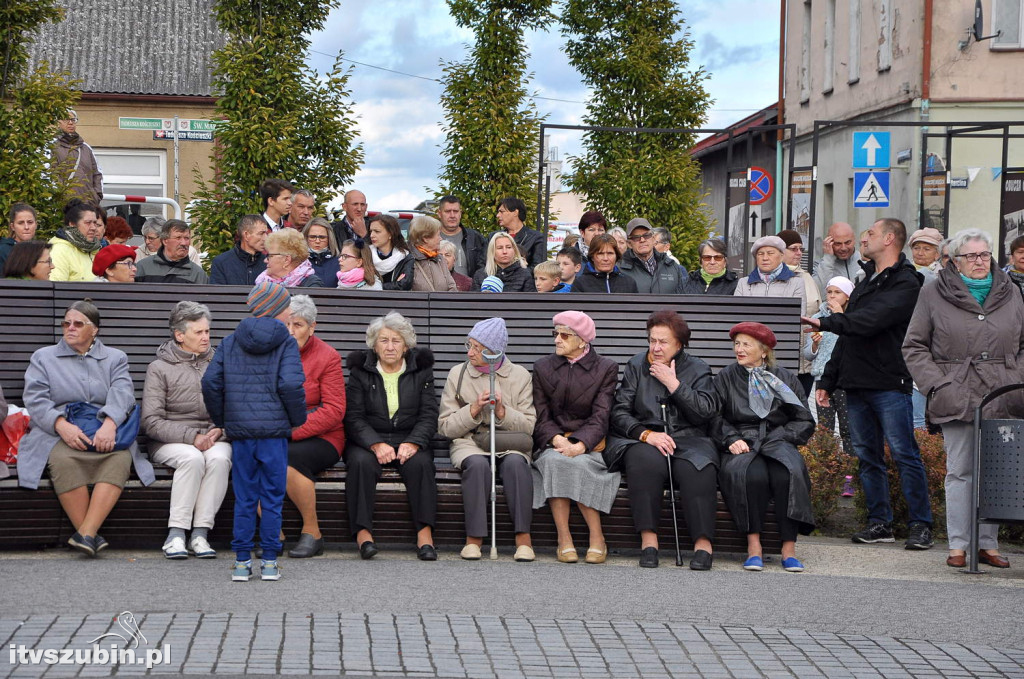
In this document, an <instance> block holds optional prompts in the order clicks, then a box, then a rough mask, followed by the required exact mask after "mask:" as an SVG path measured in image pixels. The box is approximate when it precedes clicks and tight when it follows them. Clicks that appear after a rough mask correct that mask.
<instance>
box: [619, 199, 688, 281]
mask: <svg viewBox="0 0 1024 679" xmlns="http://www.w3.org/2000/svg"><path fill="white" fill-rule="evenodd" d="M626 236H627V237H628V238H629V250H626V252H625V253H624V254H623V256H622V261H621V262H620V263H619V268H620V269H622V273H623V274H625V275H626V276H629V277H630V278H632V279H633V280H634V281H636V288H637V291H638V292H646V293H650V294H653V295H675V294H680V293H682V291H683V277H684V276H686V270H685V269H681V268H680V267H679V265H678V264H676V263H675V262H673V261H672V260H671V259H669V258H668V255H666V254H665V253H663V252H658V251H657V250H655V249H654V241H655V233H654V229H653V228H651V223H650V222H649V221H647V220H646V219H644V218H643V217H637V218H636V219H631V220H630V221H629V224H627V225H626Z"/></svg>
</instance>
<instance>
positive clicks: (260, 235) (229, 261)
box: [210, 215, 270, 288]
mask: <svg viewBox="0 0 1024 679" xmlns="http://www.w3.org/2000/svg"><path fill="white" fill-rule="evenodd" d="M237 228H238V243H237V244H236V245H235V247H233V248H231V249H230V250H228V251H227V252H222V253H221V254H219V255H217V256H216V257H214V258H213V262H212V263H211V264H210V283H212V284H213V285H248V286H249V287H250V288H251V287H252V286H254V285H256V277H257V276H259V275H260V274H261V273H263V272H264V271H266V270H267V256H266V255H265V254H264V253H263V249H264V243H266V241H267V235H268V234H269V233H270V227H269V226H267V222H266V220H264V219H263V217H261V216H260V215H245V216H243V217H242V218H241V219H239V220H238V227H237Z"/></svg>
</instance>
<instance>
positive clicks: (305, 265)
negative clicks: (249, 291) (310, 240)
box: [256, 229, 324, 288]
mask: <svg viewBox="0 0 1024 679" xmlns="http://www.w3.org/2000/svg"><path fill="white" fill-rule="evenodd" d="M266 248H267V270H266V271H264V272H263V273H261V274H260V275H259V276H257V277H256V284H257V285H259V284H260V283H262V282H263V281H273V282H274V283H280V284H281V285H284V286H286V287H289V288H322V287H324V282H323V281H322V280H320V277H319V276H317V275H316V274H315V273H314V272H313V265H312V264H310V263H309V246H308V245H306V241H305V240H304V239H303V238H302V234H301V233H299V232H298V231H296V230H295V229H281V230H280V231H275V232H273V233H272V234H270V235H269V236H267V243H266Z"/></svg>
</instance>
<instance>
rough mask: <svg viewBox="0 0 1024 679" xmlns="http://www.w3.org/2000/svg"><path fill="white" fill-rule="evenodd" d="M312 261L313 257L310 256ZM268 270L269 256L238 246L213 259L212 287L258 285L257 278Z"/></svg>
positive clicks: (211, 265) (211, 270)
mask: <svg viewBox="0 0 1024 679" xmlns="http://www.w3.org/2000/svg"><path fill="white" fill-rule="evenodd" d="M310 260H311V261H312V256H310ZM315 268H316V267H315V265H314V269H315ZM266 270H267V256H266V255H265V254H263V253H262V252H254V253H253V254H251V255H250V254H249V253H248V252H246V251H245V250H243V249H242V248H241V246H239V245H236V246H235V247H233V248H231V249H230V250H228V251H227V252H222V253H221V254H219V255H217V256H216V257H214V258H213V262H212V263H211V264H210V283H211V284H212V285H245V286H248V287H250V288H251V287H252V286H254V285H256V277H257V276H259V275H260V274H261V273H263V272H264V271H266Z"/></svg>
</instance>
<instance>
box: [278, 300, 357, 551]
mask: <svg viewBox="0 0 1024 679" xmlns="http://www.w3.org/2000/svg"><path fill="white" fill-rule="evenodd" d="M291 312H292V317H291V320H289V321H288V332H289V333H291V336H292V337H294V338H295V341H296V342H298V344H299V355H300V356H301V358H302V371H303V372H304V373H305V374H306V382H305V384H304V385H303V387H304V388H305V390H306V412H307V413H308V415H307V417H306V423H305V424H303V425H302V426H301V427H296V428H295V429H293V430H292V438H291V440H290V441H289V442H288V481H287V487H286V492H287V494H288V499H290V500H291V501H292V502H294V503H295V507H296V508H297V509H298V510H299V513H300V514H302V534H301V535H300V536H299V541H298V543H297V544H296V545H295V547H294V548H293V549H291V550H290V551H289V552H288V556H290V557H292V558H293V559H305V558H308V557H311V556H318V555H320V554H323V552H324V539H323V536H321V534H320V525H319V523H318V521H317V516H316V490H315V487H314V485H313V481H314V480H315V479H316V475H317V474H319V473H320V472H322V471H323V470H324V469H327V468H328V467H333V466H334V465H335V464H337V462H338V460H339V459H340V458H341V451H342V450H343V449H344V448H345V429H344V426H343V425H342V420H344V419H345V376H344V374H343V373H342V371H341V356H339V355H338V352H337V351H336V350H335V349H334V348H332V347H331V346H330V345H329V344H327V343H326V342H324V341H323V340H321V339H320V338H319V337H317V336H316V335H314V334H313V332H314V331H315V330H316V305H315V304H313V300H312V299H310V298H309V296H308V295H296V296H294V297H292V302H291Z"/></svg>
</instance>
